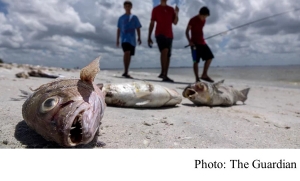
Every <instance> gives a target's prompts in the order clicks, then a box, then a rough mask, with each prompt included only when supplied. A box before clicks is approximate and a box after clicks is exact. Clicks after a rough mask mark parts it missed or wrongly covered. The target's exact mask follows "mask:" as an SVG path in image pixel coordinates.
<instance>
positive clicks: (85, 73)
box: [80, 56, 101, 83]
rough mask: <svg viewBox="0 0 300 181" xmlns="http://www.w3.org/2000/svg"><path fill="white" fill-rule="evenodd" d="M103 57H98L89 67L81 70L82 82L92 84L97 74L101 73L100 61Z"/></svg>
mask: <svg viewBox="0 0 300 181" xmlns="http://www.w3.org/2000/svg"><path fill="white" fill-rule="evenodd" d="M100 58H101V56H99V57H97V58H96V59H95V60H93V61H92V62H91V63H90V64H89V65H87V66H86V67H84V68H83V69H81V71H80V79H81V80H82V81H86V82H90V83H92V82H93V81H94V79H95V77H96V75H97V73H98V72H99V71H100V68H99V61H100Z"/></svg>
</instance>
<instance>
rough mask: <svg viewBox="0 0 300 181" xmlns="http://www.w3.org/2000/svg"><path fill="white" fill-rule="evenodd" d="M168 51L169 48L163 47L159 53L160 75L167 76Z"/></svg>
mask: <svg viewBox="0 0 300 181" xmlns="http://www.w3.org/2000/svg"><path fill="white" fill-rule="evenodd" d="M168 51H169V49H167V48H165V49H163V50H162V51H161V53H160V60H161V63H162V76H163V77H165V76H167V72H168V70H167V69H168Z"/></svg>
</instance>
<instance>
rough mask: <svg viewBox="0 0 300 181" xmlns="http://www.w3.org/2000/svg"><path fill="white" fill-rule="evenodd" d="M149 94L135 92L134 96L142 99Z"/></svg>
mask: <svg viewBox="0 0 300 181" xmlns="http://www.w3.org/2000/svg"><path fill="white" fill-rule="evenodd" d="M150 94H151V92H150V91H145V92H136V93H135V95H136V97H137V98H139V99H140V98H143V97H146V96H148V95H150Z"/></svg>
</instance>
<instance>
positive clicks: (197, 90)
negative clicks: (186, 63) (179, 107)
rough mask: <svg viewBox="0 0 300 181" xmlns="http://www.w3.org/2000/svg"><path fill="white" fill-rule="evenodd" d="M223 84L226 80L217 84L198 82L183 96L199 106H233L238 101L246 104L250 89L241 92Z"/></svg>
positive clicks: (186, 89) (183, 93)
mask: <svg viewBox="0 0 300 181" xmlns="http://www.w3.org/2000/svg"><path fill="white" fill-rule="evenodd" d="M223 83H224V80H222V81H219V82H217V83H206V82H196V83H194V84H191V85H189V86H187V87H186V88H185V89H184V91H183V92H182V95H183V97H185V98H188V99H189V100H190V101H192V102H193V103H194V104H195V105H199V106H200V105H206V106H231V105H234V104H236V103H237V101H241V102H243V103H244V102H245V101H246V100H247V95H248V93H249V90H250V88H247V89H244V90H241V91H239V90H236V89H234V88H233V87H231V86H225V85H224V84H223Z"/></svg>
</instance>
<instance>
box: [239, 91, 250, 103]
mask: <svg viewBox="0 0 300 181" xmlns="http://www.w3.org/2000/svg"><path fill="white" fill-rule="evenodd" d="M249 91H250V88H247V89H244V90H241V91H240V92H241V93H242V99H241V101H242V102H243V103H244V102H245V101H246V100H247V98H248V93H249Z"/></svg>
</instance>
